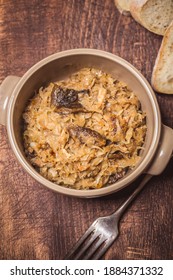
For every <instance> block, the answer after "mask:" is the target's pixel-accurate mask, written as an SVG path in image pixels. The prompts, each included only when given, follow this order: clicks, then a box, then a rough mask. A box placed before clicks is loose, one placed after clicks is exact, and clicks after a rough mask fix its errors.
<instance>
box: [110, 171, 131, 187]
mask: <svg viewBox="0 0 173 280" xmlns="http://www.w3.org/2000/svg"><path fill="white" fill-rule="evenodd" d="M126 172H127V168H126V169H123V170H122V171H120V172H117V173H115V174H112V175H111V176H110V177H109V180H108V184H109V185H111V184H114V183H115V182H117V181H118V180H119V179H121V178H122V177H124V175H125V174H126Z"/></svg>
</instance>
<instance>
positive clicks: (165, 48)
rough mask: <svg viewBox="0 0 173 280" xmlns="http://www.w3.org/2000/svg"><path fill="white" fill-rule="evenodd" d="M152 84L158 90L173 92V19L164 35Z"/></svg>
mask: <svg viewBox="0 0 173 280" xmlns="http://www.w3.org/2000/svg"><path fill="white" fill-rule="evenodd" d="M151 84H152V86H153V88H154V89H155V90H156V91H158V92H161V93H168V94H173V21H172V23H171V24H170V26H169V27H168V28H167V30H166V32H165V35H164V37H163V40H162V44H161V47H160V50H159V52H158V55H157V58H156V62H155V65H154V68H153V73H152V79H151Z"/></svg>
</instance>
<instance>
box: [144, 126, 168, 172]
mask: <svg viewBox="0 0 173 280" xmlns="http://www.w3.org/2000/svg"><path fill="white" fill-rule="evenodd" d="M172 152H173V129H172V128H170V127H168V126H166V125H163V124H162V130H161V138H160V143H159V146H158V149H157V151H156V154H155V156H154V159H153V161H152V163H151V165H150V166H149V169H148V170H147V171H146V173H148V174H150V175H159V174H161V173H162V171H163V170H164V169H165V168H166V166H167V164H168V162H169V160H170V158H171V156H172Z"/></svg>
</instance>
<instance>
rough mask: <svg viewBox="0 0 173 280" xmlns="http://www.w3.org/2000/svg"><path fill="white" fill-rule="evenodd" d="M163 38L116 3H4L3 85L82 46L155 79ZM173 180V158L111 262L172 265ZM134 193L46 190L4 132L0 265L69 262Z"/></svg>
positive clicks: (172, 121)
mask: <svg viewBox="0 0 173 280" xmlns="http://www.w3.org/2000/svg"><path fill="white" fill-rule="evenodd" d="M161 40H162V37H160V36H157V35H155V34H152V33H150V32H149V31H147V30H145V29H144V28H143V27H142V26H140V25H139V24H138V23H136V22H135V21H134V20H133V19H132V18H131V17H126V16H123V15H120V14H119V12H118V11H117V9H116V8H115V6H114V1H113V0H99V1H96V0H30V1H28V0H18V1H13V0H0V82H2V81H3V79H4V78H5V77H6V76H8V75H10V74H14V75H17V76H22V75H23V74H24V73H25V72H26V71H27V70H28V69H29V68H30V67H31V66H32V65H33V64H35V63H36V62H38V61H39V60H41V59H42V58H45V57H46V56H48V55H50V54H53V53H55V52H59V51H62V50H66V49H71V48H79V47H87V48H96V49H102V50H105V51H109V52H112V53H114V54H116V55H119V56H121V57H123V58H124V59H126V60H127V61H129V62H130V63H132V64H133V65H134V66H135V67H136V68H137V69H138V70H140V71H141V72H142V74H143V75H144V76H145V77H146V78H147V79H148V81H150V79H151V73H152V68H153V65H154V61H155V58H156V55H157V52H158V49H159V46H160V43H161ZM156 96H157V99H158V102H159V105H160V109H161V113H162V120H163V122H164V123H165V124H166V125H169V126H170V127H173V96H167V95H162V94H157V93H156ZM172 174H173V159H172V160H171V161H170V162H169V164H168V166H167V168H166V170H165V171H164V172H163V174H162V175H160V176H158V177H155V178H153V179H152V181H151V182H150V183H148V186H147V187H146V188H145V190H144V191H143V192H142V193H141V194H140V196H139V197H138V199H137V200H136V201H135V202H134V204H133V205H132V207H131V208H130V209H129V211H128V212H127V213H126V214H125V216H124V217H123V219H122V222H121V226H120V232H121V234H120V236H119V238H118V240H117V241H116V242H115V243H114V245H113V246H112V247H111V248H110V250H109V251H108V252H107V254H106V255H105V259H173V176H172ZM134 186H135V184H133V186H132V187H134ZM129 192H130V188H128V189H127V190H124V191H122V192H119V193H117V194H115V195H111V196H108V197H104V198H97V199H87V200H84V199H79V198H71V197H66V196H63V195H60V194H57V193H54V192H52V191H50V190H47V189H45V188H43V186H41V185H40V184H38V183H36V182H35V181H34V179H32V178H31V177H30V176H29V175H27V174H26V173H25V172H24V170H23V169H22V168H21V166H20V165H19V164H18V163H17V161H16V159H15V157H14V155H13V152H12V150H11V149H10V147H9V144H8V137H7V133H6V128H5V127H3V126H0V259H62V258H63V257H64V255H65V253H67V251H68V250H69V248H70V247H71V246H72V245H73V244H74V243H75V242H76V240H77V239H78V237H79V236H80V235H81V234H82V233H83V232H84V231H85V230H86V229H87V227H88V226H89V225H90V224H91V222H92V221H93V220H95V219H96V218H97V217H98V216H102V215H107V214H109V213H111V212H112V211H113V210H114V209H115V208H116V207H117V206H118V205H119V204H120V203H121V202H122V201H123V199H125V198H126V197H127V196H128V194H129Z"/></svg>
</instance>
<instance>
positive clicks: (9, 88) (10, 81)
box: [0, 76, 20, 125]
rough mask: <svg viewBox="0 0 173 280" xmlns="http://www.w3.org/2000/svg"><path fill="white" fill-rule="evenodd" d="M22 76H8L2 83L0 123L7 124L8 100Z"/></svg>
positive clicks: (0, 86) (0, 89)
mask: <svg viewBox="0 0 173 280" xmlns="http://www.w3.org/2000/svg"><path fill="white" fill-rule="evenodd" d="M19 80H20V77H17V76H8V77H6V78H5V80H4V81H3V82H2V84H1V85H0V112H1V113H0V124H2V125H6V115H7V106H8V101H9V99H10V97H11V94H12V92H13V90H14V88H15V86H16V84H17V83H18V82H19Z"/></svg>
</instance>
